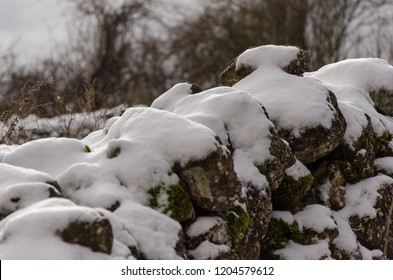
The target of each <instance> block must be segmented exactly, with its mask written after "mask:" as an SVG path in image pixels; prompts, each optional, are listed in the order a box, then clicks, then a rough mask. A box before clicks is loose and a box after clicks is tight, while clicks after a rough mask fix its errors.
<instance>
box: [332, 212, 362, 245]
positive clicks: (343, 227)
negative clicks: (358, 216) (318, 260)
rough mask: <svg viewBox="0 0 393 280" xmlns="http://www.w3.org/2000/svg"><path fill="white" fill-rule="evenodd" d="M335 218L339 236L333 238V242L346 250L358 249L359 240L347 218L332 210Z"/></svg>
mask: <svg viewBox="0 0 393 280" xmlns="http://www.w3.org/2000/svg"><path fill="white" fill-rule="evenodd" d="M332 215H333V217H334V220H335V221H336V223H337V226H338V237H336V238H335V239H334V240H333V244H334V245H335V246H336V247H337V248H338V249H340V250H343V251H345V252H353V251H355V250H357V249H358V247H359V242H358V241H357V238H356V235H355V233H354V232H353V230H352V229H351V227H350V226H349V222H348V219H347V218H343V217H341V216H340V214H339V213H337V212H334V211H333V212H332Z"/></svg>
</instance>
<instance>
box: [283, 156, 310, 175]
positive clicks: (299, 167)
mask: <svg viewBox="0 0 393 280" xmlns="http://www.w3.org/2000/svg"><path fill="white" fill-rule="evenodd" d="M285 174H286V175H287V176H290V177H292V178H294V179H296V180H298V179H300V178H304V177H306V176H308V175H310V174H311V172H310V170H308V169H307V167H306V166H305V165H304V164H303V163H302V162H301V161H299V160H296V162H295V163H294V164H293V165H292V166H290V167H288V168H287V169H286V170H285Z"/></svg>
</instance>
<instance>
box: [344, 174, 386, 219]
mask: <svg viewBox="0 0 393 280" xmlns="http://www.w3.org/2000/svg"><path fill="white" fill-rule="evenodd" d="M386 184H393V179H392V178H390V177H388V176H385V175H377V176H375V177H371V178H367V179H365V180H363V181H360V182H359V183H357V184H354V185H347V186H345V191H346V192H345V207H344V208H343V209H341V210H340V211H338V213H339V214H340V215H341V216H342V217H345V218H349V217H351V216H357V217H359V218H363V217H369V218H375V217H376V215H377V210H376V209H375V208H374V206H375V203H376V201H377V198H378V197H380V196H381V195H380V194H379V193H378V190H379V189H381V188H383V187H384V185H386Z"/></svg>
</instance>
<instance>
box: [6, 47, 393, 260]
mask: <svg viewBox="0 0 393 280" xmlns="http://www.w3.org/2000/svg"><path fill="white" fill-rule="evenodd" d="M298 51H299V50H298V49H297V48H295V47H284V46H272V45H269V46H264V47H259V48H254V49H250V50H247V51H246V52H244V53H243V54H241V55H240V56H239V57H238V59H237V65H236V67H237V69H239V68H240V67H242V66H250V67H252V68H253V69H255V71H254V72H253V73H251V74H250V75H249V76H247V77H245V78H244V79H242V80H241V81H239V82H238V83H237V84H235V85H234V86H233V87H217V88H213V89H210V90H206V91H203V92H201V93H197V94H192V90H191V86H192V85H190V84H188V83H180V84H178V85H175V86H174V87H173V88H171V89H170V90H168V91H167V92H166V93H164V94H163V95H161V96H160V97H159V98H157V99H156V100H155V101H154V102H153V104H152V107H150V108H141V107H140V108H130V109H128V110H126V111H125V112H124V114H123V115H122V116H121V117H120V116H119V117H112V118H110V119H109V120H108V121H107V122H106V124H104V123H103V122H99V123H97V126H99V127H103V128H102V129H100V130H97V131H95V132H93V133H91V134H89V135H88V136H87V137H85V138H84V139H82V140H77V139H70V138H46V139H41V140H35V141H31V142H28V143H26V144H22V145H19V146H8V145H0V206H1V207H0V216H4V217H5V218H3V219H2V220H1V221H0V258H1V259H135V258H136V257H137V256H133V255H132V253H131V251H130V248H135V249H136V250H138V251H140V252H141V253H142V254H143V255H144V256H145V257H146V258H148V259H181V258H182V257H183V256H179V255H178V254H177V252H176V247H177V245H178V242H179V238H180V237H179V236H180V235H179V234H180V233H181V230H182V226H181V225H180V224H179V223H178V222H176V221H175V220H173V219H171V218H170V217H169V214H170V213H162V212H165V211H166V210H165V207H162V209H161V208H159V209H152V208H150V207H149V206H148V204H149V200H150V199H151V195H150V194H149V193H148V192H149V190H151V189H152V188H154V187H157V186H170V185H173V184H177V183H178V182H179V180H180V179H179V177H178V175H177V174H175V173H174V172H173V167H174V166H175V165H176V164H179V165H180V166H185V165H186V164H188V163H190V162H191V161H199V160H203V159H204V158H206V157H207V156H208V155H210V154H211V153H213V152H214V151H217V149H221V151H222V152H223V154H224V155H226V156H232V159H233V162H234V169H235V172H236V174H237V176H238V179H239V181H240V182H241V183H242V186H243V188H242V191H243V195H245V194H246V193H247V188H248V187H249V186H250V185H252V186H255V187H258V188H259V190H260V194H261V195H266V194H268V192H267V191H268V182H267V180H266V177H265V176H264V175H262V174H261V173H260V171H259V169H258V166H260V165H262V164H264V163H265V162H266V161H268V160H271V159H273V156H272V155H271V152H270V147H271V144H272V143H271V138H272V133H273V130H274V129H275V127H274V126H275V125H274V124H276V125H277V127H279V128H280V129H287V130H290V131H291V132H292V133H293V135H294V136H295V137H297V136H298V135H299V134H300V133H302V132H304V131H305V130H306V129H308V128H310V127H316V126H323V127H325V128H327V129H329V128H330V126H331V123H332V120H333V118H334V116H335V114H336V113H337V112H336V111H335V109H334V108H333V107H332V105H331V104H329V103H328V102H327V100H326V98H327V97H328V89H329V90H331V91H333V92H334V93H335V94H336V96H337V98H338V105H339V107H340V109H341V111H342V113H343V115H344V117H345V119H346V121H347V124H348V128H347V131H346V133H345V136H344V140H345V141H346V142H347V143H349V144H353V143H355V142H356V141H357V139H358V138H359V137H360V135H361V133H362V131H363V130H364V128H365V127H366V126H367V125H368V123H369V121H368V119H367V117H366V115H367V116H369V117H370V124H371V125H372V128H373V130H374V132H375V133H376V134H378V135H382V134H383V133H384V132H385V131H386V130H387V131H389V132H391V133H393V120H392V118H390V117H387V116H384V115H381V114H380V113H378V112H377V111H376V110H375V108H374V106H373V102H372V100H371V98H370V96H369V92H370V91H371V90H377V89H381V88H385V89H389V90H393V79H392V78H393V67H392V66H390V65H388V64H387V63H386V62H384V61H382V60H379V59H358V60H346V61H343V62H339V63H335V64H331V65H328V66H326V67H323V68H321V69H320V70H319V71H317V72H314V73H307V74H306V76H307V77H298V76H294V75H289V74H287V73H285V72H284V71H283V70H282V68H283V67H285V66H286V65H288V64H289V62H291V61H292V60H294V59H295V58H296V57H297V54H298ZM262 105H263V106H266V109H267V112H265V109H264V107H262ZM98 114H101V115H102V114H104V115H105V118H109V117H111V116H113V114H112V113H109V114H106V113H104V112H101V113H98ZM267 114H268V115H269V116H270V118H271V120H272V121H270V119H269V118H268V117H267ZM90 117H91V119H90ZM96 118H97V116H96V115H94V114H92V115H91V116H90V115H89V117H86V115H85V116H83V115H82V114H81V115H80V116H79V115H78V116H76V115H74V116H71V115H69V116H68V117H61V118H60V117H59V118H53V119H49V120H45V121H42V120H38V119H37V118H36V117H35V116H29V117H27V118H26V119H24V120H23V121H22V123H24V124H26V126H25V127H24V129H26V130H27V131H33V130H34V128H33V125H34V123H35V125H38V126H39V127H41V128H42V129H43V128H45V129H44V130H45V131H48V130H49V131H50V130H51V128H55V127H59V126H62V125H67V124H68V125H69V128H70V130H78V129H83V125H84V123H85V121H86V122H92V121H93V120H95V119H96ZM30 125H31V127H30ZM6 129H7V125H6V124H4V123H0V131H4V130H6ZM29 133H30V132H29ZM51 133H53V134H51ZM54 133H55V132H54V131H53V129H52V132H50V133H49V135H52V136H53V135H54ZM31 135H33V134H31ZM356 152H357V154H359V155H362V156H364V155H365V153H366V150H365V149H361V150H359V151H356ZM375 166H376V167H377V169H380V170H385V171H387V172H390V173H393V157H385V158H378V159H376V160H375ZM285 174H286V175H287V176H291V177H293V178H295V179H299V178H302V177H305V176H308V175H309V174H310V171H309V170H308V169H307V167H306V166H304V165H303V164H302V163H301V162H300V161H298V160H297V161H296V162H295V164H293V165H292V166H291V167H289V168H287V169H286V170H285ZM54 181H57V182H58V183H59V185H60V186H61V188H62V189H61V193H62V195H63V198H50V196H51V195H53V193H55V194H56V193H58V190H57V189H56V187H54V186H53V185H51V184H53V182H54ZM386 184H393V179H392V178H390V177H388V176H385V175H377V176H374V177H371V178H368V179H365V180H363V181H361V182H359V183H357V184H353V185H346V186H342V188H343V189H345V207H344V208H343V209H341V210H340V211H337V212H335V211H332V210H331V209H329V208H327V207H325V206H322V205H317V204H314V205H308V206H306V207H305V208H304V209H303V210H301V211H298V212H296V213H294V214H292V213H291V212H287V211H273V212H272V214H271V218H274V219H279V220H282V221H284V222H285V223H288V224H293V223H294V222H296V224H297V225H298V227H299V230H300V231H303V230H305V229H311V230H313V231H315V232H317V233H322V232H323V231H325V230H336V229H337V230H338V232H339V235H338V237H337V238H335V240H334V241H333V245H334V246H336V247H337V248H338V249H340V250H342V251H344V252H347V253H349V254H351V253H360V254H361V255H362V257H363V259H372V258H373V257H375V256H380V255H381V254H382V252H381V251H379V250H369V249H368V248H365V247H364V246H362V244H360V243H359V241H358V240H357V238H356V235H355V234H354V232H353V230H352V229H351V227H350V225H349V218H350V217H353V216H357V217H360V218H363V217H369V218H374V217H376V215H377V211H378V209H375V204H376V202H377V199H378V198H379V197H380V194H379V191H380V190H381V188H383V187H384V186H385V185H386ZM331 187H332V186H331V184H330V183H329V182H328V181H327V182H325V183H324V184H322V185H321V186H319V187H318V188H319V191H320V192H321V198H322V200H323V201H324V202H326V201H328V196H329V191H330V189H331ZM157 200H158V203H159V204H160V205H161V206H165V205H167V204H166V203H167V202H168V196H167V194H166V193H165V192H162V193H161V194H160V195H159V197H157ZM233 205H234V206H240V207H243V209H246V207H247V206H246V204H245V203H243V204H240V203H239V202H238V201H236V202H235V203H234V204H233ZM107 209H111V211H109V210H107ZM215 215H217V214H215ZM102 218H107V219H108V220H109V221H110V223H111V226H112V231H113V237H114V240H113V247H112V253H111V254H110V255H107V254H101V253H97V252H92V251H91V250H90V249H89V248H87V247H83V246H80V245H75V244H69V243H66V242H64V241H63V240H62V239H61V238H60V236H59V235H58V231H61V230H62V229H64V228H65V227H66V226H67V225H68V224H69V223H71V222H73V221H87V222H93V221H95V220H97V219H102ZM221 223H225V221H224V220H223V219H222V218H220V217H218V216H203V217H198V218H197V219H196V220H195V221H194V222H193V223H192V224H191V225H190V226H189V227H188V229H187V235H188V236H190V237H196V236H200V235H203V234H204V233H206V232H208V231H209V230H210V229H212V228H213V227H215V226H216V225H220V224H221ZM312 242H313V244H311V245H301V244H297V243H295V242H293V241H289V242H288V244H287V245H286V246H285V248H282V249H280V250H276V251H275V253H276V254H278V255H279V256H281V257H282V258H284V259H319V258H330V257H331V252H330V251H329V240H328V239H326V240H318V238H317V237H316V238H314V239H313V240H312ZM230 250H231V248H230V247H229V246H227V245H218V244H214V243H212V242H210V241H207V240H206V241H204V242H202V243H201V244H199V246H198V247H197V248H195V249H194V250H191V251H190V252H189V253H190V254H191V256H192V258H195V259H212V258H216V257H217V256H219V255H220V254H222V253H227V252H229V251H230Z"/></svg>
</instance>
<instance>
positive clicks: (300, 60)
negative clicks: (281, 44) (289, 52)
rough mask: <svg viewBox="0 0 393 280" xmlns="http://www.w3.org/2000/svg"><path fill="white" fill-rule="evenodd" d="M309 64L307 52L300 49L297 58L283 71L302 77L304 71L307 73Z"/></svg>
mask: <svg viewBox="0 0 393 280" xmlns="http://www.w3.org/2000/svg"><path fill="white" fill-rule="evenodd" d="M309 64H310V57H309V55H308V53H307V51H304V50H301V49H299V52H298V54H297V58H296V59H294V60H292V61H291V62H290V63H289V64H288V65H287V66H286V67H284V69H283V70H284V71H285V72H287V73H288V74H292V75H297V76H301V75H302V74H303V73H304V71H307V69H308V67H309Z"/></svg>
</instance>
